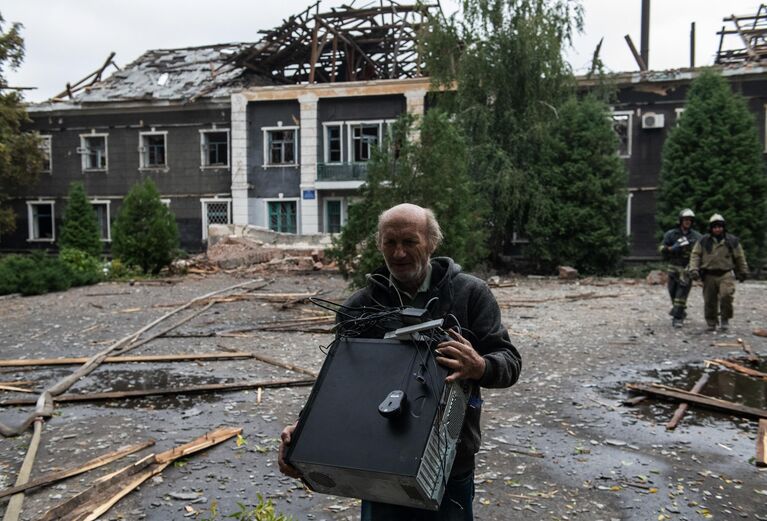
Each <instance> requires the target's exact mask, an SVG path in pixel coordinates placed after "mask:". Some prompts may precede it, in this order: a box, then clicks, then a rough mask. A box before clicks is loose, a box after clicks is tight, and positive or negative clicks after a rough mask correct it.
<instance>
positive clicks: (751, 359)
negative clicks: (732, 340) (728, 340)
mask: <svg viewBox="0 0 767 521" xmlns="http://www.w3.org/2000/svg"><path fill="white" fill-rule="evenodd" d="M738 343H739V344H740V345H741V346H743V351H745V352H746V355H747V356H748V361H749V362H751V363H752V364H758V363H759V357H758V356H756V353H754V350H753V349H751V344H749V343H748V342H746V341H744V340H743V339H742V338H739V339H738Z"/></svg>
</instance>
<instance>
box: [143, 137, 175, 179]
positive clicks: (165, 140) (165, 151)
mask: <svg viewBox="0 0 767 521" xmlns="http://www.w3.org/2000/svg"><path fill="white" fill-rule="evenodd" d="M138 135H139V146H138V151H139V170H155V171H156V170H168V165H169V163H168V131H167V130H154V129H153V130H146V131H140V132H139V133H138ZM151 136H162V138H163V159H165V162H164V164H162V165H149V164H147V162H148V160H149V150H147V147H146V145H145V144H144V139H145V138H147V137H151Z"/></svg>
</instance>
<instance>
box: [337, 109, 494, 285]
mask: <svg viewBox="0 0 767 521" xmlns="http://www.w3.org/2000/svg"><path fill="white" fill-rule="evenodd" d="M416 129H417V131H418V132H419V137H418V139H412V138H413V135H414V132H416ZM468 165H469V161H468V156H467V148H466V143H465V140H464V138H463V135H462V134H461V132H460V130H459V129H458V127H457V126H456V125H455V124H454V123H453V122H452V121H451V120H450V118H449V117H448V116H447V114H445V113H444V112H442V111H440V110H439V109H432V110H430V111H428V112H427V113H426V114H425V116H424V117H423V118H422V119H421V120H420V121H414V119H413V118H412V116H408V115H403V116H401V117H400V118H399V119H398V120H397V123H396V124H395V126H394V129H393V132H392V139H391V141H389V142H388V143H387V144H385V146H384V147H382V148H381V149H379V150H377V151H375V152H374V155H373V157H372V159H371V161H370V162H369V163H368V172H367V181H366V183H365V184H364V185H363V186H362V187H361V189H360V197H361V200H360V201H358V202H356V203H355V204H354V205H353V206H351V208H350V209H349V218H348V221H347V223H346V225H345V226H344V228H343V230H342V232H341V234H340V236H339V237H338V238H336V240H335V241H334V247H333V250H332V251H331V253H330V255H331V257H332V258H334V259H336V260H337V261H338V264H339V268H340V270H341V272H342V273H343V274H344V275H345V276H347V277H349V276H350V277H351V279H352V284H353V285H355V286H361V285H363V284H364V283H365V274H367V273H370V272H371V271H373V270H374V269H376V268H378V267H379V266H381V265H383V257H382V256H381V254H380V253H379V252H378V249H377V246H376V242H375V231H376V227H377V224H378V216H379V214H380V213H381V212H382V211H384V210H386V209H388V208H390V207H392V206H394V205H396V204H400V203H413V204H417V205H420V206H423V207H426V208H431V209H432V210H433V211H434V213H435V215H436V217H437V221H438V222H439V224H440V226H441V228H442V231H443V234H444V236H445V240H444V242H443V243H442V246H441V247H440V248H439V249H438V250H437V251H436V252H435V256H437V255H441V254H444V255H449V256H450V257H452V258H453V259H454V260H456V261H457V262H458V263H460V264H461V265H462V266H463V267H465V268H471V267H472V266H473V265H475V264H476V263H477V261H479V260H481V259H482V258H483V257H484V256H485V254H486V253H485V251H486V250H485V246H484V245H485V241H486V232H485V229H484V228H483V227H482V226H481V213H482V212H481V208H482V203H481V202H480V201H479V199H478V197H477V196H476V195H475V194H474V192H473V191H472V184H471V180H470V178H469V175H468V170H467V169H468Z"/></svg>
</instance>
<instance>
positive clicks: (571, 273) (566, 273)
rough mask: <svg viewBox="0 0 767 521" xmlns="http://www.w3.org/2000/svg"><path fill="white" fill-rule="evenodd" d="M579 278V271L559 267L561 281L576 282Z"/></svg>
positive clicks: (568, 267) (567, 267)
mask: <svg viewBox="0 0 767 521" xmlns="http://www.w3.org/2000/svg"><path fill="white" fill-rule="evenodd" d="M577 278H578V270H576V269H575V268H571V267H570V266H560V267H559V279H560V280H575V279H577Z"/></svg>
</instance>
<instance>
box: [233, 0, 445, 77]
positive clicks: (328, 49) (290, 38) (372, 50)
mask: <svg viewBox="0 0 767 521" xmlns="http://www.w3.org/2000/svg"><path fill="white" fill-rule="evenodd" d="M436 9H439V7H438V5H437V4H433V5H429V4H419V5H402V4H399V3H397V2H395V1H394V0H377V1H376V2H375V3H374V5H371V4H368V5H367V6H365V7H362V8H357V9H355V8H353V7H351V6H348V5H344V6H342V7H341V8H338V9H331V10H330V11H329V12H325V13H320V12H319V2H316V3H315V4H313V5H311V6H310V7H309V8H308V9H306V10H305V11H303V12H302V13H300V14H298V15H296V16H291V17H290V18H288V19H287V20H285V21H284V22H283V23H282V25H280V26H279V27H277V28H275V29H272V30H270V31H265V34H264V37H263V38H262V39H261V41H259V42H258V43H257V44H255V45H253V46H252V47H250V48H249V49H246V50H245V51H243V52H241V53H239V54H237V55H236V56H233V57H232V59H231V60H229V62H230V63H229V65H236V66H238V67H244V68H246V69H248V70H250V71H252V72H253V73H255V74H258V75H260V76H264V77H267V78H270V79H271V80H272V81H274V82H275V83H284V84H302V83H328V82H344V81H359V80H374V79H395V78H413V77H417V76H421V75H422V71H423V67H424V64H423V60H422V53H421V52H420V48H419V38H418V36H419V32H420V31H421V30H422V29H424V28H426V26H427V25H426V22H427V18H428V16H429V14H430V13H431V12H435V11H434V10H436Z"/></svg>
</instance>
